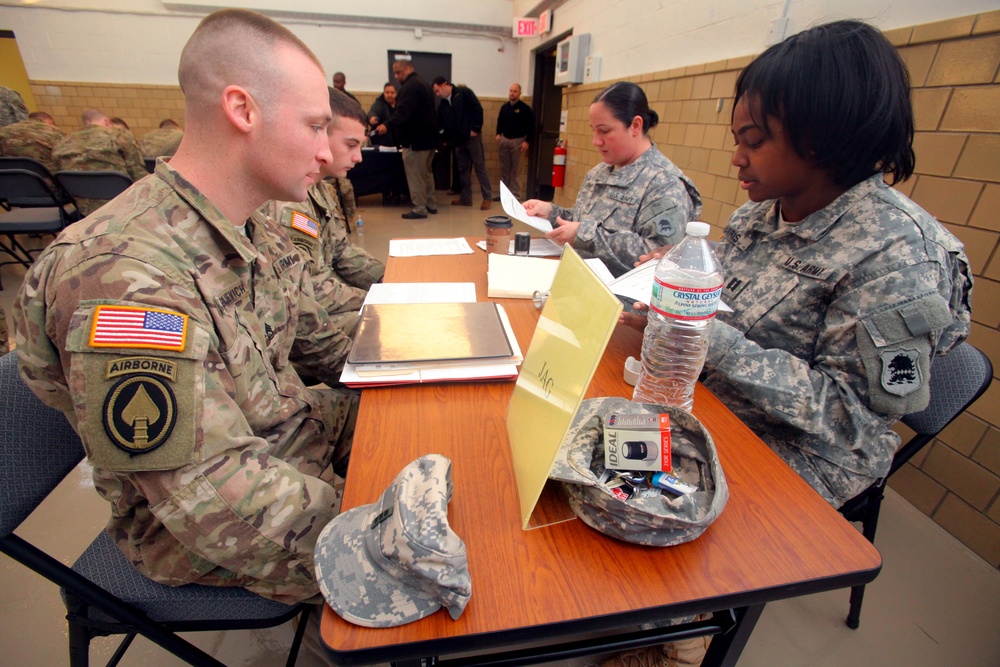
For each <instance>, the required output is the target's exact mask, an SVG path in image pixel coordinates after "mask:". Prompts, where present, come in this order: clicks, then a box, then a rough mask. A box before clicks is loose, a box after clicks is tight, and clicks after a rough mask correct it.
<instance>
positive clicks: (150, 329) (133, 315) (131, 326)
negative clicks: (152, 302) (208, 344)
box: [89, 306, 188, 352]
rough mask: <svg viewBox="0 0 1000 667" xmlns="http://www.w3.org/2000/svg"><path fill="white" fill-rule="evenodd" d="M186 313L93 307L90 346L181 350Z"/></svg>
mask: <svg viewBox="0 0 1000 667" xmlns="http://www.w3.org/2000/svg"><path fill="white" fill-rule="evenodd" d="M187 328H188V316H187V315H184V314H183V313H176V312H174V311H171V310H159V309H156V308H142V307H140V306H97V307H96V308H95V309H94V314H93V317H92V318H91V328H90V340H89V344H90V347H127V348H143V349H153V350H172V351H174V352H183V351H184V343H185V339H186V338H187Z"/></svg>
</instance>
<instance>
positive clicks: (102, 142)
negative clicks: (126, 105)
mask: <svg viewBox="0 0 1000 667" xmlns="http://www.w3.org/2000/svg"><path fill="white" fill-rule="evenodd" d="M52 160H53V161H54V162H55V163H56V168H57V170H58V171H67V170H74V171H119V172H121V173H123V174H126V175H128V176H129V177H130V178H131V179H132V180H133V181H138V180H139V179H141V178H143V177H145V176H148V175H149V172H148V171H146V164H145V162H144V161H143V158H142V153H141V152H140V151H139V144H138V143H137V142H136V140H135V137H133V136H132V133H131V132H129V131H128V130H122V129H120V128H117V127H111V128H109V127H104V126H103V125H87V126H85V127H83V128H81V129H79V130H77V131H76V132H74V133H73V134H70V135H68V136H67V137H66V138H65V139H63V140H62V141H61V142H60V143H59V145H57V146H56V147H55V148H53V149H52ZM103 203H104V202H103V201H101V200H99V199H79V200H77V204H79V205H80V212H81V213H83V214H84V215H86V214H88V213H92V212H94V211H96V210H97V209H98V207H100V206H101V205H102V204H103Z"/></svg>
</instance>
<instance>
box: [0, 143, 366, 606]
mask: <svg viewBox="0 0 1000 667" xmlns="http://www.w3.org/2000/svg"><path fill="white" fill-rule="evenodd" d="M16 306H17V310H16V315H15V322H16V329H17V331H18V339H17V340H18V347H19V348H20V349H19V350H18V353H19V355H20V362H21V372H22V375H23V376H24V378H25V380H26V381H27V382H28V384H29V385H30V386H31V387H32V389H33V390H34V391H35V392H36V393H37V394H38V395H39V396H41V397H42V399H43V400H44V401H45V402H46V403H48V404H49V405H52V406H53V407H55V408H57V409H60V410H62V411H63V412H64V413H66V415H67V417H68V418H69V419H70V420H71V422H72V423H74V424H75V425H76V428H77V431H78V432H79V433H80V435H81V437H82V439H83V442H84V446H85V448H86V451H87V455H88V457H89V459H90V462H91V463H92V464H93V465H94V481H95V484H96V487H97V489H98V491H99V492H100V493H101V494H102V495H103V496H104V497H105V498H107V499H108V500H109V501H110V503H111V508H112V512H111V520H110V522H109V524H108V531H109V532H110V534H111V535H112V536H113V537H114V539H115V541H116V542H117V544H118V546H119V548H121V550H122V551H123V552H124V553H125V554H126V555H127V556H128V558H129V559H130V560H131V561H132V562H133V563H134V564H135V566H136V567H137V568H138V569H139V570H140V571H141V572H143V573H144V574H145V575H147V576H148V577H150V578H152V579H154V580H156V581H160V582H164V583H169V584H185V583H189V582H198V583H203V584H211V585H221V586H243V587H245V588H248V589H250V590H253V591H255V592H257V593H259V594H261V595H264V596H266V597H270V598H274V599H278V600H283V601H292V600H304V599H307V598H310V597H312V596H314V595H315V594H316V593H317V590H318V589H317V585H316V581H315V575H314V574H313V556H312V553H313V548H314V546H315V541H316V538H317V536H318V535H319V532H320V530H322V528H323V527H324V526H325V525H326V524H327V522H329V521H330V520H331V519H332V518H333V517H334V516H336V515H337V513H338V510H339V505H340V497H339V493H338V492H337V491H335V489H334V487H333V486H331V485H330V484H328V483H327V482H325V481H323V480H321V479H319V478H318V476H319V475H320V474H321V473H323V472H324V471H327V468H328V467H329V466H330V464H331V463H332V464H333V468H334V469H335V470H337V471H339V472H342V471H343V470H344V469H345V467H346V459H347V456H348V454H349V449H350V441H351V438H352V436H353V429H354V419H355V416H356V411H357V394H356V393H355V392H350V391H333V390H329V389H322V390H314V389H308V388H306V387H305V386H304V385H303V384H302V381H301V380H300V379H299V376H298V374H297V373H296V372H295V370H294V369H293V366H292V364H291V363H290V362H292V361H297V362H301V363H302V364H303V365H305V366H306V367H309V368H310V369H311V371H312V372H313V374H314V375H316V376H317V377H319V378H323V379H326V378H328V377H332V374H333V373H335V372H336V371H335V369H334V368H333V366H335V365H336V363H337V362H336V361H335V360H337V359H339V358H340V357H342V356H343V353H344V350H345V346H346V345H348V344H349V342H350V341H349V340H348V339H347V338H346V337H345V336H344V335H343V334H342V333H341V332H340V331H339V330H338V329H336V328H335V327H333V326H332V325H331V323H330V321H329V320H328V318H327V317H326V313H325V312H324V311H323V310H322V308H320V307H319V305H318V304H317V303H316V301H315V299H314V298H313V297H312V283H311V281H309V279H308V274H307V273H306V271H305V264H304V263H303V262H302V261H301V259H300V257H299V253H298V251H297V250H296V249H295V247H294V246H293V245H292V244H291V241H290V240H289V239H288V237H287V235H285V234H284V233H283V232H282V231H281V229H280V228H279V227H277V226H276V225H275V224H274V223H273V222H272V221H268V220H267V219H265V218H264V217H263V216H260V215H259V214H254V216H252V217H251V218H250V219H249V220H248V221H247V223H246V236H244V235H243V234H241V233H240V228H237V227H234V225H233V224H232V223H231V222H229V221H228V220H227V219H226V218H225V217H223V215H222V214H221V213H220V212H219V211H218V210H217V209H216V208H215V207H214V206H213V205H212V204H211V203H210V202H209V201H208V200H207V199H206V198H205V197H204V196H203V195H202V194H200V193H199V192H198V191H197V190H196V189H195V188H194V187H193V186H192V185H191V184H190V183H188V182H187V181H185V180H184V179H183V177H181V176H180V174H178V173H177V172H176V171H174V170H172V169H171V168H170V166H169V165H168V164H166V163H160V164H159V165H157V169H156V173H155V175H152V176H150V177H149V178H147V179H145V180H143V181H142V182H141V183H138V184H136V185H135V186H134V187H133V188H131V189H130V190H129V191H128V192H126V193H124V194H122V195H121V196H120V197H118V198H116V199H115V200H114V201H113V202H112V203H110V204H109V205H108V206H107V207H106V208H104V209H102V210H101V211H100V212H98V213H96V214H94V215H93V216H90V217H89V218H87V219H85V220H83V221H81V222H78V223H76V224H74V225H73V226H71V227H69V228H67V229H66V230H65V231H64V232H63V233H62V234H61V235H60V236H59V238H57V239H56V241H54V242H53V243H52V245H50V246H49V248H48V249H47V250H46V251H45V252H44V253H43V254H42V255H41V256H40V257H39V259H38V261H37V262H36V263H35V265H34V266H33V267H32V269H31V270H30V271H29V273H28V275H27V277H26V279H25V281H24V284H23V286H22V289H21V292H20V293H19V295H18V302H17V304H16ZM303 321H308V322H309V323H310V327H309V330H310V332H311V336H310V337H309V338H301V337H298V338H297V337H296V325H297V323H300V322H303Z"/></svg>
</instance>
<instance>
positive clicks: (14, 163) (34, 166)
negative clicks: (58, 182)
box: [0, 157, 55, 183]
mask: <svg viewBox="0 0 1000 667" xmlns="http://www.w3.org/2000/svg"><path fill="white" fill-rule="evenodd" d="M0 169H26V170H28V171H33V172H35V173H36V174H38V175H39V176H41V177H42V178H44V179H46V180H48V181H49V182H50V183H54V182H55V181H54V180H53V178H52V172H50V171H49V169H48V167H46V166H45V165H44V164H42V163H41V162H39V161H38V160H35V159H33V158H30V157H0Z"/></svg>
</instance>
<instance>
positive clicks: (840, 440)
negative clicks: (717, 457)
mask: <svg viewBox="0 0 1000 667" xmlns="http://www.w3.org/2000/svg"><path fill="white" fill-rule="evenodd" d="M777 209H778V207H777V206H776V203H775V202H774V201H767V202H763V203H758V204H755V203H753V202H750V203H747V204H745V205H744V206H743V207H742V208H740V209H739V210H737V211H736V212H735V213H734V214H733V216H732V218H731V219H730V221H729V225H728V226H727V227H726V229H725V232H724V238H723V240H722V242H721V243H719V245H718V246H717V248H716V253H717V254H718V256H719V259H720V260H721V263H722V266H723V275H724V279H725V281H726V282H725V283H724V289H723V293H722V298H723V300H724V301H725V302H726V303H727V304H728V305H729V306H731V307H732V308H733V311H734V312H732V313H724V312H720V313H719V314H718V316H717V318H716V322H715V324H714V326H713V328H712V332H711V342H710V345H709V351H708V358H707V360H706V362H705V374H704V375H703V381H704V383H705V385H706V386H707V387H708V388H709V389H711V390H712V391H713V392H714V393H715V394H716V395H717V396H718V397H719V398H720V399H722V401H723V402H724V403H725V404H726V405H727V406H729V408H730V409H732V410H733V412H735V413H736V414H737V415H738V416H739V417H740V419H742V420H743V422H744V423H745V424H747V426H749V427H750V428H751V429H753V430H754V431H755V432H756V433H757V434H758V435H759V436H760V437H761V438H762V439H763V440H764V441H765V442H766V443H768V445H769V446H770V447H771V448H772V449H774V450H775V451H776V452H777V453H778V455H779V456H781V457H782V458H783V459H785V460H786V461H787V462H788V463H789V465H791V466H792V467H793V468H794V469H795V470H796V472H798V473H799V475H801V476H802V477H803V478H804V479H805V480H806V481H807V482H809V483H810V484H811V485H812V486H813V487H814V488H816V489H817V491H819V492H820V494H822V495H823V496H824V497H825V498H826V499H827V500H828V501H829V502H830V503H831V504H832V505H834V506H840V505H842V504H843V503H844V502H845V501H847V500H849V499H850V498H852V497H853V496H855V495H857V493H859V492H860V491H861V490H862V489H864V488H865V487H866V486H868V485H869V484H870V483H871V482H872V481H873V480H874V479H876V478H878V477H881V476H883V475H885V473H886V472H887V471H888V468H889V464H890V462H891V460H892V455H893V453H894V452H895V450H896V447H897V445H898V444H899V437H898V436H897V435H896V434H895V433H893V431H892V430H891V429H890V426H891V425H892V424H893V422H895V421H896V420H897V419H898V415H904V414H907V413H910V412H915V411H918V410H920V409H922V408H923V407H925V406H926V405H927V401H928V399H929V388H928V380H929V377H930V372H929V371H930V363H931V357H932V355H935V354H944V353H945V352H947V351H948V350H950V349H951V348H952V347H954V346H955V345H956V344H958V343H960V342H961V341H962V340H963V339H964V338H965V337H966V336H967V335H968V333H969V326H970V296H971V288H972V278H971V271H970V269H969V264H968V260H967V259H966V257H965V255H964V253H963V252H962V244H961V243H960V242H959V241H958V240H956V239H955V238H954V237H953V236H952V235H951V234H949V233H948V232H947V231H946V230H945V229H944V228H943V227H942V226H941V225H940V224H938V223H937V221H935V220H934V218H932V217H931V216H930V215H929V214H928V213H927V212H925V211H924V210H922V209H921V208H920V207H919V206H917V205H916V204H914V203H913V202H911V201H910V200H909V199H907V198H906V197H905V196H903V195H901V194H900V193H899V192H897V191H896V190H894V189H892V188H890V187H888V186H886V185H885V184H884V183H883V182H882V176H881V174H879V175H876V176H873V177H871V178H870V179H868V180H865V181H862V182H861V183H859V184H857V185H855V186H854V187H852V188H851V189H850V190H848V191H847V192H846V193H844V194H843V195H841V196H840V197H839V198H837V199H836V200H835V201H833V202H832V203H831V204H830V205H828V206H827V207H826V208H824V209H822V210H820V211H817V212H816V213H813V214H812V215H810V216H808V217H806V218H805V219H804V220H803V221H801V222H799V223H794V224H790V225H787V227H784V228H782V227H781V226H780V225H779V214H778V212H777Z"/></svg>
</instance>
